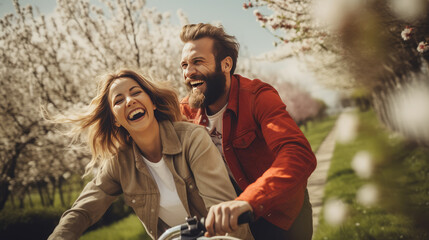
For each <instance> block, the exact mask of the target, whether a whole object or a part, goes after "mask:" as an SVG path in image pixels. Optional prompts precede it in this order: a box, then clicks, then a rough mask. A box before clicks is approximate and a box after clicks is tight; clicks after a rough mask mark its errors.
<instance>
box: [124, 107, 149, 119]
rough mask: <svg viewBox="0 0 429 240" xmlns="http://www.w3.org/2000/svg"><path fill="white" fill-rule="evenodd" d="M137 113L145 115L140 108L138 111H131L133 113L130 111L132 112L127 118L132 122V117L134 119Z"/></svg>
mask: <svg viewBox="0 0 429 240" xmlns="http://www.w3.org/2000/svg"><path fill="white" fill-rule="evenodd" d="M139 113H142V114H144V113H145V111H144V110H143V109H141V108H138V109H136V110H133V111H132V112H130V114H129V115H128V118H129V119H130V120H132V119H134V117H135V116H136V115H137V114H139Z"/></svg>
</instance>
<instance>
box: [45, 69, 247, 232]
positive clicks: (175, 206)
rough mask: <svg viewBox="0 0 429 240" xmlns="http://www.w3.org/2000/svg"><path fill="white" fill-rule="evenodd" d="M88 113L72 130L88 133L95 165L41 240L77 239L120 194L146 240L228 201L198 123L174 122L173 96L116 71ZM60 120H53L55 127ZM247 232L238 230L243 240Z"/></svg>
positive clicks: (228, 189) (221, 171)
mask: <svg viewBox="0 0 429 240" xmlns="http://www.w3.org/2000/svg"><path fill="white" fill-rule="evenodd" d="M89 109H90V110H89V111H88V112H87V113H86V114H83V115H81V116H79V117H77V118H74V119H70V118H68V119H66V120H64V119H63V120H62V121H61V122H72V123H75V125H76V127H75V129H74V132H75V133H77V134H81V133H83V132H84V131H87V132H88V136H89V139H88V140H89V145H90V148H91V152H92V159H91V161H90V162H89V164H88V165H87V167H86V173H85V174H88V173H89V172H91V171H92V170H93V169H94V168H95V167H96V166H100V169H99V171H98V173H97V176H96V177H95V178H94V179H93V180H92V181H91V182H89V183H88V184H87V185H86V187H85V188H84V190H83V191H82V193H81V194H80V196H79V197H78V199H77V200H76V202H75V203H74V204H73V206H72V208H71V209H70V210H67V211H66V212H65V213H64V214H63V216H62V218H61V220H60V223H59V224H58V226H57V227H56V228H55V230H54V232H53V233H52V234H51V236H50V237H49V239H78V238H79V236H80V235H81V234H82V233H83V232H84V231H85V229H87V228H88V227H89V226H90V225H92V224H94V223H95V222H97V221H98V219H99V218H100V217H101V216H102V215H103V214H104V212H105V211H106V209H107V208H108V207H109V206H110V204H111V203H112V202H113V201H114V200H115V199H116V197H117V196H118V195H120V194H121V193H123V194H124V199H125V202H126V203H127V204H128V205H129V206H131V207H132V208H133V209H134V211H135V213H136V215H137V216H138V218H139V219H140V220H141V222H142V223H143V225H144V227H145V228H146V231H147V233H148V234H149V235H150V236H151V237H152V238H154V239H156V238H158V237H159V236H160V235H161V234H162V232H163V231H164V230H166V229H167V228H168V227H171V226H174V225H178V224H182V223H184V222H185V217H187V216H194V215H195V216H198V217H203V216H206V214H207V211H208V209H209V208H210V206H212V205H215V204H217V203H220V202H222V201H226V200H231V199H234V198H235V197H236V195H235V191H234V189H233V186H232V185H231V183H230V180H229V177H228V173H227V170H226V168H225V166H224V163H223V160H222V158H221V156H220V154H219V152H218V150H217V148H216V147H215V145H214V144H213V143H212V142H211V139H210V137H209V135H208V134H207V132H206V130H205V129H204V128H202V127H200V126H197V125H194V124H190V123H186V122H179V120H180V119H181V114H180V110H179V103H178V100H177V96H176V94H175V93H174V92H173V91H171V90H167V89H163V88H160V87H157V86H156V85H155V84H153V83H151V82H149V81H148V80H147V79H145V78H144V77H143V76H141V75H139V74H138V73H136V72H134V71H131V70H126V69H122V70H119V71H117V72H115V73H112V74H108V75H106V76H104V77H103V78H102V79H101V84H100V89H99V93H98V95H97V96H96V97H95V98H94V99H93V100H92V102H91V104H90V108H89ZM58 121H60V120H58V119H57V122H58ZM247 234H250V233H249V232H248V228H247V229H243V228H242V229H240V232H239V233H237V234H235V235H238V237H241V238H243V239H245V238H247V237H248V236H249V235H247Z"/></svg>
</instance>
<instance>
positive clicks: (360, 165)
mask: <svg viewBox="0 0 429 240" xmlns="http://www.w3.org/2000/svg"><path fill="white" fill-rule="evenodd" d="M351 164H352V168H353V170H354V171H355V172H356V174H357V175H358V176H359V177H361V178H369V177H371V174H372V172H373V168H374V167H373V160H372V156H371V154H370V153H369V152H367V151H360V152H357V153H356V154H355V156H354V157H353V160H352V162H351Z"/></svg>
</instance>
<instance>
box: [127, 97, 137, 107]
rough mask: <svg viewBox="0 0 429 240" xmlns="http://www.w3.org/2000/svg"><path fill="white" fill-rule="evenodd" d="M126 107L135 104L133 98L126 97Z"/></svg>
mask: <svg viewBox="0 0 429 240" xmlns="http://www.w3.org/2000/svg"><path fill="white" fill-rule="evenodd" d="M126 99H127V106H128V107H130V106H132V105H133V104H134V103H136V101H135V100H134V98H132V97H127V98H126Z"/></svg>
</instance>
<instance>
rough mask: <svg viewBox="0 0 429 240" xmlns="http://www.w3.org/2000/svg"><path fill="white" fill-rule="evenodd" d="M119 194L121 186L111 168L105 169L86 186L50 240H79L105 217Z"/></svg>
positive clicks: (65, 213) (66, 212) (62, 218)
mask: <svg viewBox="0 0 429 240" xmlns="http://www.w3.org/2000/svg"><path fill="white" fill-rule="evenodd" d="M106 165H107V164H106ZM119 193H120V186H119V184H117V183H116V182H115V181H114V180H113V178H112V177H111V175H110V173H109V166H105V167H103V168H102V169H100V172H99V174H98V175H97V177H96V178H94V179H93V180H92V181H91V182H89V183H88V184H87V185H86V186H85V188H84V189H83V191H82V192H81V194H80V195H79V197H78V198H77V200H76V201H75V203H74V204H73V206H72V207H71V208H70V209H69V210H67V211H65V212H64V214H63V215H62V217H61V219H60V222H59V224H58V225H57V227H56V228H55V229H54V231H53V233H52V234H51V235H50V236H49V238H48V239H49V240H51V239H67V240H68V239H70V240H71V239H79V237H80V236H81V235H82V233H83V232H84V231H85V230H86V229H87V228H88V227H89V226H91V225H93V224H94V223H96V222H97V221H98V220H99V219H100V218H101V217H102V216H103V214H104V213H105V212H106V210H107V208H108V207H109V206H110V205H111V204H112V202H113V201H114V200H115V199H116V198H117V195H118V194H119Z"/></svg>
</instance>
